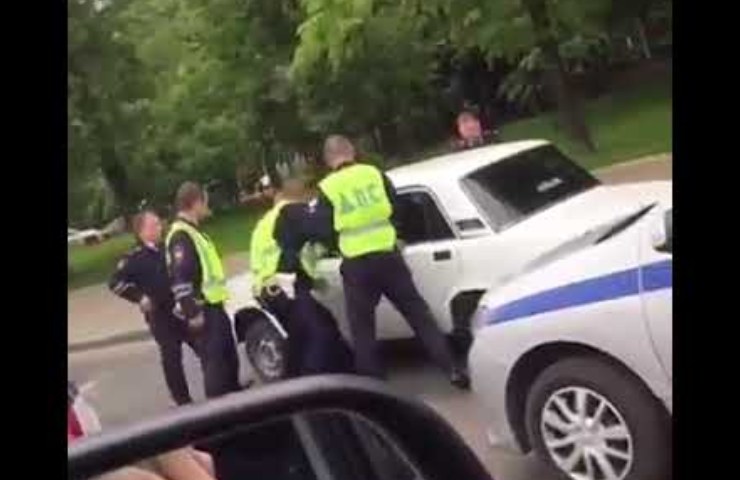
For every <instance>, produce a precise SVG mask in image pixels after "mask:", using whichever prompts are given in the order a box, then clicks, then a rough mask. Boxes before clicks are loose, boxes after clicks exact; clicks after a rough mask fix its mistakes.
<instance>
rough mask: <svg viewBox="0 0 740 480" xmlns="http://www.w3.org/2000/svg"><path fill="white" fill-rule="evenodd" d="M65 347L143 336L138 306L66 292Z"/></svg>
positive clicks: (657, 173) (647, 173) (636, 170)
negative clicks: (66, 324) (66, 325)
mask: <svg viewBox="0 0 740 480" xmlns="http://www.w3.org/2000/svg"><path fill="white" fill-rule="evenodd" d="M672 167H673V164H672V155H671V154H662V155H652V156H650V157H645V158H642V159H638V160H636V161H633V162H627V163H622V164H619V165H616V166H613V167H609V168H606V169H602V170H597V171H596V175H597V176H598V177H599V178H601V179H602V180H603V181H604V182H605V183H624V182H636V181H646V180H664V179H671V178H673V168H672ZM225 264H226V272H227V274H228V275H229V276H232V275H236V274H238V273H241V272H243V271H245V270H246V269H247V255H246V253H245V252H242V253H237V254H233V255H231V256H229V257H227V258H226V261H225ZM67 300H68V308H67V319H68V320H67V322H68V329H67V350H68V351H69V352H75V351H83V350H90V349H94V348H101V347H105V346H110V345H115V344H118V343H122V342H128V341H134V340H144V339H147V338H149V333H148V331H147V329H146V325H145V324H144V320H143V319H142V317H141V314H140V313H139V311H138V309H137V308H136V307H135V306H132V305H130V304H129V303H127V302H125V301H123V300H121V299H119V298H117V297H115V296H114V295H113V294H112V293H110V292H109V291H108V289H107V287H106V286H105V285H93V286H90V287H86V288H81V289H79V290H74V291H72V292H70V293H69V294H68V296H67Z"/></svg>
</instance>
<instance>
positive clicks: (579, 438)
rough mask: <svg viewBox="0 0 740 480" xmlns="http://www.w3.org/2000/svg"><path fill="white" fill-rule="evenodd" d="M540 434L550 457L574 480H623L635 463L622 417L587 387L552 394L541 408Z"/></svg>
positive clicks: (630, 437)
mask: <svg viewBox="0 0 740 480" xmlns="http://www.w3.org/2000/svg"><path fill="white" fill-rule="evenodd" d="M540 431H541V432H542V439H543V441H544V444H545V447H546V448H547V451H548V453H549V455H550V458H552V460H553V461H554V462H555V464H556V465H557V466H558V467H559V468H560V469H561V470H562V471H564V472H565V473H566V474H567V475H568V476H569V477H570V478H572V479H574V480H623V479H624V478H625V477H626V476H627V474H628V473H629V471H630V468H631V467H632V464H633V462H634V442H633V440H632V434H631V432H630V430H629V427H628V425H627V422H626V421H625V420H624V417H623V416H622V414H621V413H620V412H619V411H618V410H617V408H616V407H615V406H614V405H613V404H612V403H611V402H610V401H609V400H608V399H607V398H606V397H604V396H603V395H601V394H599V393H598V392H595V391H594V390H591V389H589V388H585V387H566V388H562V389H560V390H557V391H555V392H553V393H552V394H551V395H550V397H549V398H548V399H547V401H546V402H545V406H544V407H543V409H542V414H541V417H540Z"/></svg>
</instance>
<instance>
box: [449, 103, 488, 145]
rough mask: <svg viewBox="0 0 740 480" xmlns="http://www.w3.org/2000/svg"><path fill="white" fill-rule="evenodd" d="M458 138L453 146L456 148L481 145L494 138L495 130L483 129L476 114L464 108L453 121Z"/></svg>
mask: <svg viewBox="0 0 740 480" xmlns="http://www.w3.org/2000/svg"><path fill="white" fill-rule="evenodd" d="M455 126H456V128H457V135H458V138H457V139H456V141H455V147H456V148H457V149H458V150H465V149H468V148H475V147H481V146H483V145H486V144H489V143H492V142H494V141H495V140H496V136H497V134H498V132H497V131H495V130H494V131H491V130H484V129H483V126H482V125H481V122H480V119H479V118H478V116H477V115H476V114H475V113H473V112H472V111H470V110H464V111H463V112H461V113H460V114H459V115H458V116H457V120H456V122H455Z"/></svg>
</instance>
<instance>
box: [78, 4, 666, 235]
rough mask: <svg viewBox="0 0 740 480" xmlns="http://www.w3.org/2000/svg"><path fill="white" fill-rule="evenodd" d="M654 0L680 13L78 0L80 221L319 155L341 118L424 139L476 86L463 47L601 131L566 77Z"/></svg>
mask: <svg viewBox="0 0 740 480" xmlns="http://www.w3.org/2000/svg"><path fill="white" fill-rule="evenodd" d="M655 5H663V7H665V6H666V5H667V6H668V8H667V11H668V12H669V13H670V0H624V1H621V0H620V1H619V2H617V0H486V1H481V0H115V1H114V0H69V2H68V38H69V40H68V41H69V45H68V67H69V68H68V70H69V73H68V89H69V94H68V129H69V132H68V136H69V142H68V158H69V163H68V169H69V170H68V172H69V176H68V178H69V183H68V190H69V196H68V207H69V209H68V210H69V212H70V213H69V221H70V222H72V223H79V224H89V223H99V222H101V221H103V220H108V219H110V217H112V216H113V215H116V214H119V213H127V212H130V211H131V210H133V209H134V208H135V207H136V206H137V205H138V204H139V203H140V202H141V201H142V200H147V201H148V202H149V203H150V204H155V205H166V204H169V203H170V201H171V195H172V192H173V191H174V189H175V187H176V185H177V184H178V183H179V182H181V181H182V180H185V179H195V180H199V181H201V182H203V183H208V184H214V185H215V184H218V185H219V188H220V189H222V190H223V192H222V193H223V197H224V198H225V199H226V201H228V199H229V198H232V199H233V198H234V197H235V196H236V190H237V187H238V185H237V176H238V175H237V171H239V172H245V171H246V172H254V174H255V175H259V174H261V171H262V169H264V168H268V169H272V168H274V165H275V163H276V162H278V161H279V160H284V159H285V158H289V157H291V156H292V155H293V154H295V153H307V154H312V153H315V152H316V150H317V148H318V147H319V145H320V141H321V139H322V138H323V137H324V136H325V135H326V134H328V133H330V132H333V131H339V132H345V133H348V134H351V135H353V136H354V137H356V138H358V139H360V143H361V147H362V148H363V150H365V151H366V152H367V154H368V155H369V156H372V155H373V154H380V156H381V157H385V158H388V157H393V156H395V157H397V158H399V157H400V158H404V157H405V156H407V155H411V154H412V153H413V152H416V151H418V150H419V149H420V148H421V147H422V146H428V145H430V144H431V143H438V142H439V141H440V140H441V139H442V138H443V136H444V135H445V132H447V131H449V124H450V117H451V114H452V113H454V111H455V110H456V109H458V108H460V106H461V105H460V104H461V102H462V100H464V99H462V98H460V89H459V88H457V89H455V88H452V87H450V85H451V84H452V83H454V82H453V81H452V80H451V76H452V74H450V69H451V68H452V67H450V68H448V67H449V66H450V65H451V64H452V63H454V62H449V61H448V60H449V58H448V57H449V56H450V55H448V54H449V53H451V55H452V57H453V58H455V57H457V58H458V59H461V58H463V57H465V56H466V55H468V54H470V53H471V51H475V52H482V54H483V56H484V57H485V59H487V60H488V61H489V62H490V63H491V64H493V60H494V59H496V60H501V59H506V60H508V62H509V63H510V64H511V65H519V67H520V68H519V69H518V70H515V72H514V73H513V74H512V76H511V77H510V78H509V79H507V81H506V82H504V85H503V86H502V87H501V90H500V91H501V94H502V95H503V96H504V98H506V99H507V100H510V101H512V102H519V103H522V104H523V105H531V106H532V107H533V108H532V109H533V110H534V109H536V108H537V107H538V105H532V104H534V103H536V100H535V99H536V98H538V97H542V96H547V97H548V100H550V101H549V102H548V103H552V101H554V100H557V103H558V104H559V105H560V107H561V111H562V113H563V115H562V119H563V122H562V124H563V125H565V126H567V127H568V128H569V130H570V131H572V132H573V134H574V135H575V136H577V137H578V138H580V139H581V141H583V142H584V143H586V144H589V143H590V140H589V134H588V129H587V128H586V124H585V121H584V119H583V115H582V113H581V112H580V107H579V102H578V99H577V98H576V96H575V95H574V94H573V92H572V89H571V88H570V75H571V74H572V73H573V72H574V71H577V70H578V69H579V68H582V67H583V66H584V65H585V66H586V68H587V67H588V61H589V60H588V57H589V56H590V55H592V53H591V51H592V50H593V48H592V46H593V44H594V43H598V42H602V39H603V38H606V37H608V35H606V33H607V31H608V30H609V29H610V28H612V27H613V26H615V25H623V24H625V23H627V24H629V23H630V22H634V19H640V21H644V19H645V18H647V13H646V12H649V11H652V9H653V7H654V6H655ZM663 10H664V11H665V10H666V8H663ZM476 58H481V57H480V55H478V54H477V53H476ZM462 63H464V62H462ZM455 68H456V67H455ZM452 70H454V68H452ZM441 71H443V72H446V73H440V72H441ZM445 75H446V76H447V78H442V77H445ZM543 80H546V81H544V82H543ZM458 83H459V82H458ZM543 83H544V85H545V86H546V87H549V88H547V89H544V90H543ZM491 91H493V87H491ZM481 96H483V95H481ZM488 96H491V95H490V94H489V95H488ZM372 158H379V157H372ZM240 175H241V176H243V175H242V174H240ZM245 181H251V180H245ZM247 187H248V186H247Z"/></svg>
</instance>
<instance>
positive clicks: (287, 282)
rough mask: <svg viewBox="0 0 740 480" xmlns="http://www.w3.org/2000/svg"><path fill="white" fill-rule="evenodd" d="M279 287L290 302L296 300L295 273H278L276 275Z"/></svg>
mask: <svg viewBox="0 0 740 480" xmlns="http://www.w3.org/2000/svg"><path fill="white" fill-rule="evenodd" d="M275 280H276V283H277V286H278V287H280V290H282V291H283V293H284V294H285V296H286V297H288V298H289V299H290V300H293V299H295V280H296V274H295V273H278V274H276V275H275Z"/></svg>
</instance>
